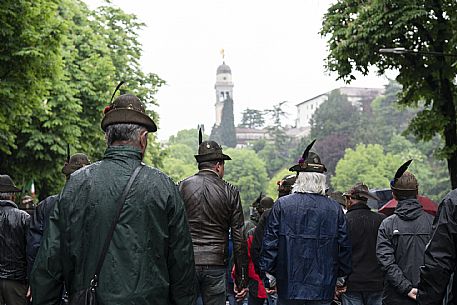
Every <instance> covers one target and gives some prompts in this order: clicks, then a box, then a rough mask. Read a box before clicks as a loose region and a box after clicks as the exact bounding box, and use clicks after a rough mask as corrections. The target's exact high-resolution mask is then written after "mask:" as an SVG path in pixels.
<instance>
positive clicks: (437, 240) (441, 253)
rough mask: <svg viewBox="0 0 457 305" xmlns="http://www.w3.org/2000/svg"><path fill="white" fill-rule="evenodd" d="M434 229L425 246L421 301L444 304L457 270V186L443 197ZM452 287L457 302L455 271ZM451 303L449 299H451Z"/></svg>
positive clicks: (419, 300) (426, 304)
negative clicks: (450, 280)
mask: <svg viewBox="0 0 457 305" xmlns="http://www.w3.org/2000/svg"><path fill="white" fill-rule="evenodd" d="M433 228H434V231H433V233H432V236H431V239H430V243H429V244H428V246H427V249H426V250H425V255H424V266H422V267H421V278H420V283H419V292H418V295H417V301H418V303H419V304H421V305H431V304H437V305H438V304H439V305H441V304H442V300H443V298H444V297H445V294H446V288H447V286H448V282H449V278H450V277H451V274H452V273H454V274H455V269H456V261H457V190H453V191H451V192H450V193H449V194H447V195H446V197H444V199H443V200H442V202H441V204H440V206H439V209H438V213H437V215H436V217H435V220H434V223H433ZM453 283H454V284H453V285H452V287H450V292H451V296H453V298H454V300H451V303H450V304H455V303H456V300H455V298H456V296H457V287H456V286H457V285H456V284H457V279H456V277H455V275H454V281H453ZM448 304H449V303H448Z"/></svg>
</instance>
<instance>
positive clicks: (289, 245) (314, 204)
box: [260, 193, 352, 300]
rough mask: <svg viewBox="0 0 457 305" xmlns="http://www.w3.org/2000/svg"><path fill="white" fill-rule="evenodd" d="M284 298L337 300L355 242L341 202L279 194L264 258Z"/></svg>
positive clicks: (264, 265)
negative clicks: (338, 284)
mask: <svg viewBox="0 0 457 305" xmlns="http://www.w3.org/2000/svg"><path fill="white" fill-rule="evenodd" d="M260 268H261V270H262V272H268V273H270V274H272V275H274V276H275V277H276V281H277V288H278V295H279V298H280V299H283V300H331V299H332V298H333V294H334V291H335V284H336V278H337V277H340V276H347V275H349V273H350V272H351V269H352V267H351V244H350V242H349V239H348V234H347V228H346V218H345V216H344V213H343V211H342V209H341V207H340V205H339V204H338V203H337V202H335V201H334V200H332V199H330V198H327V197H325V196H322V195H318V194H310V193H294V194H291V195H288V196H285V197H281V198H279V199H278V200H277V201H276V203H275V205H274V206H273V209H272V210H271V213H270V215H269V217H268V221H267V226H266V229H265V235H264V239H263V247H262V253H261V258H260Z"/></svg>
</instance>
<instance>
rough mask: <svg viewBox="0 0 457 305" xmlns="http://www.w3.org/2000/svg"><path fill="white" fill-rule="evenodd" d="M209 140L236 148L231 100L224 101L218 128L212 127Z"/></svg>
mask: <svg viewBox="0 0 457 305" xmlns="http://www.w3.org/2000/svg"><path fill="white" fill-rule="evenodd" d="M209 138H210V140H213V141H216V142H217V143H218V144H220V145H224V146H227V147H236V131H235V119H234V117H233V100H232V99H231V98H230V97H228V98H226V99H225V101H224V107H223V108H222V119H221V125H220V126H216V125H214V126H213V129H212V130H211V135H210V137H209Z"/></svg>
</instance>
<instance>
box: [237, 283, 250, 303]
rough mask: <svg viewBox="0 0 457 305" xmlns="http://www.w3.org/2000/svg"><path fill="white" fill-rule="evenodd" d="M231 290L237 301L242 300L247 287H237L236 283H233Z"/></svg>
mask: <svg viewBox="0 0 457 305" xmlns="http://www.w3.org/2000/svg"><path fill="white" fill-rule="evenodd" d="M233 291H234V292H235V299H236V301H237V302H239V301H242V300H243V299H244V297H245V296H246V294H247V293H248V291H249V289H248V288H243V289H239V288H238V286H236V284H235V285H234V288H233Z"/></svg>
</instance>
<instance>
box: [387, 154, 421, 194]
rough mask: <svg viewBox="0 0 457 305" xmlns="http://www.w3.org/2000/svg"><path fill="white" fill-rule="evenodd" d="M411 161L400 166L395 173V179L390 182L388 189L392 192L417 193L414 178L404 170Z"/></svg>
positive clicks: (417, 185)
mask: <svg viewBox="0 0 457 305" xmlns="http://www.w3.org/2000/svg"><path fill="white" fill-rule="evenodd" d="M412 161H413V160H408V161H406V162H405V163H403V165H402V166H400V167H399V168H398V170H397V172H396V173H395V177H394V178H393V179H392V180H391V181H390V188H391V189H392V190H393V191H407V192H408V191H411V192H417V190H418V188H419V183H418V182H417V179H416V177H415V176H414V175H413V174H412V173H410V172H407V171H406V170H407V169H408V167H409V165H410V164H411V162H412Z"/></svg>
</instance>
